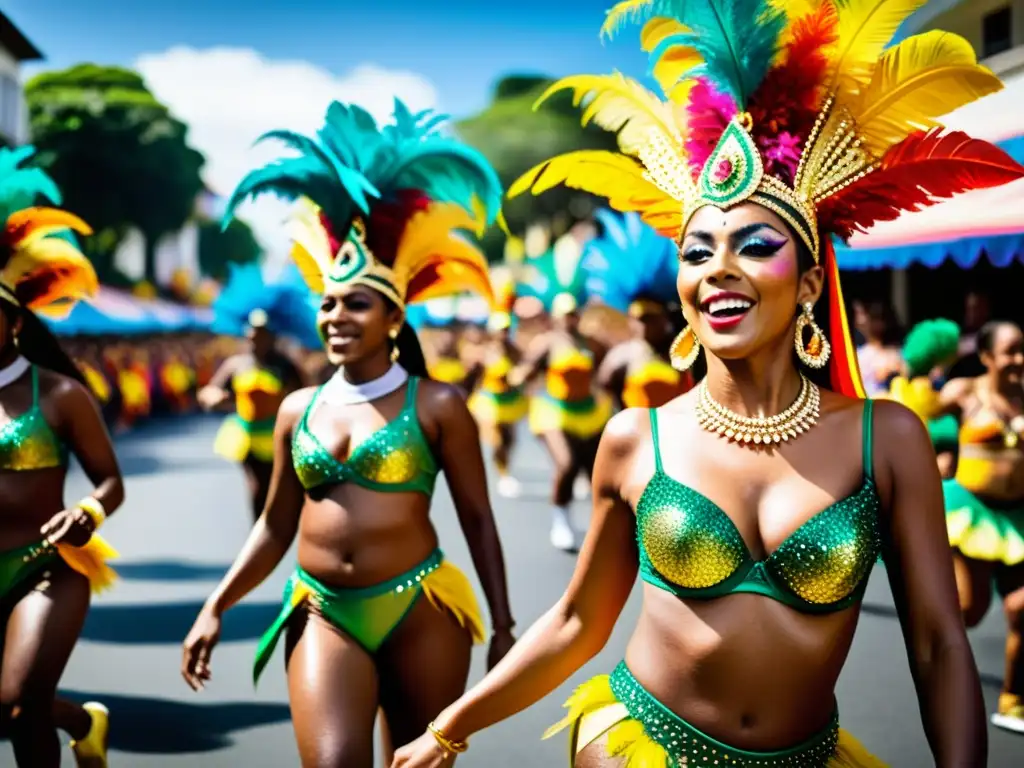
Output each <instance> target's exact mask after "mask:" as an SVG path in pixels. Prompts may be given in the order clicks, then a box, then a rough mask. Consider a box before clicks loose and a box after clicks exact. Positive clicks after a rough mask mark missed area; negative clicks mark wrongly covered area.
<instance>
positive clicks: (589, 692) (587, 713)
mask: <svg viewBox="0 0 1024 768" xmlns="http://www.w3.org/2000/svg"><path fill="white" fill-rule="evenodd" d="M566 707H567V708H568V710H569V713H568V715H567V716H566V718H565V719H564V720H562V722H560V723H558V724H557V725H555V726H554V727H552V728H550V729H549V730H548V731H547V733H545V735H544V737H545V738H548V737H550V736H553V735H555V734H557V733H559V732H561V731H563V730H565V729H566V728H569V729H570V736H569V764H570V765H574V764H575V761H576V756H577V755H578V754H579V753H580V752H581V751H582V750H583V749H584V748H585V747H587V746H589V745H590V744H593V743H594V742H595V741H598V740H599V739H601V738H602V737H607V746H606V748H607V752H608V755H609V756H613V757H619V758H622V761H623V762H622V765H623V766H625V767H626V768H670V767H671V766H677V765H678V766H703V765H708V766H715V765H717V766H735V767H736V768H755V766H756V767H757V768H775V767H776V766H778V768H782V767H783V766H786V768H885V764H884V763H882V762H881V761H880V760H878V759H877V758H875V757H872V755H871V754H870V753H869V752H868V751H867V750H866V749H864V747H863V746H861V744H860V742H858V741H857V740H856V739H855V738H854V737H853V736H851V735H850V734H849V733H848V732H847V731H844V730H843V729H841V728H840V727H839V717H838V715H833V717H832V720H831V722H830V723H829V724H828V726H826V727H825V729H824V730H822V731H821V732H820V733H817V734H815V735H814V736H812V737H811V738H810V739H808V740H807V741H805V742H804V743H802V744H798V745H795V746H793V747H791V748H789V749H785V750H778V751H775V752H750V751H748V750H743V749H737V748H735V747H731V746H729V745H728V744H723V743H722V742H720V741H718V740H716V739H714V738H712V737H711V736H708V735H707V734H706V733H703V732H702V731H700V730H698V729H697V728H695V727H694V726H692V725H690V724H689V723H687V722H686V721H685V720H683V719H682V718H681V717H679V716H678V715H676V714H675V713H674V712H672V710H670V709H669V708H668V707H666V706H665V705H664V704H662V703H661V702H660V701H658V700H657V699H656V698H655V697H654V696H653V695H652V694H651V693H650V692H649V691H647V689H645V688H644V687H643V686H642V685H641V684H640V683H639V682H638V681H637V680H636V678H635V677H633V674H632V673H631V672H630V671H629V667H627V666H626V664H625V662H622V663H620V664H619V666H617V667H616V668H615V671H614V672H612V674H611V675H600V676H598V677H595V678H594V679H592V680H590V681H589V682H586V683H584V684H583V685H581V686H580V687H579V688H577V689H576V692H575V693H574V694H573V695H572V697H571V698H570V699H569V700H568V701H567V702H566Z"/></svg>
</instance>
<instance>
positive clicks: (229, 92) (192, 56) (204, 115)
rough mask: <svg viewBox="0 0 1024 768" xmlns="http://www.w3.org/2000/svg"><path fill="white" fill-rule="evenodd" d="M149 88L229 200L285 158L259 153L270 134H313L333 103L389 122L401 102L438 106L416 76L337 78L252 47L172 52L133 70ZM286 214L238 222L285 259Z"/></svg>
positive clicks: (269, 201) (265, 203)
mask: <svg viewBox="0 0 1024 768" xmlns="http://www.w3.org/2000/svg"><path fill="white" fill-rule="evenodd" d="M135 66H136V68H137V69H138V71H139V72H140V73H141V74H142V76H143V77H144V78H145V80H146V84H147V85H148V86H149V88H150V89H151V90H152V91H153V93H154V94H155V95H156V97H157V98H158V99H160V100H161V101H162V102H164V103H165V104H167V105H168V106H169V107H170V109H171V111H172V112H173V113H174V115H175V116H176V117H178V118H179V119H180V120H182V121H184V122H185V123H187V124H188V126H189V141H190V143H191V145H192V146H194V147H195V148H196V149H198V150H200V151H201V152H202V153H203V154H204V155H206V167H205V170H204V171H203V176H204V179H205V181H206V183H207V184H208V185H209V186H210V188H211V189H213V190H214V191H215V192H217V193H218V194H221V195H228V194H230V193H231V190H232V189H234V187H235V185H236V184H237V183H238V182H239V181H240V180H241V178H242V177H243V176H244V175H245V174H246V173H247V172H248V171H250V170H251V169H253V168H256V167H258V166H260V165H262V164H263V163H265V162H267V161H268V160H271V159H273V158H274V157H276V156H277V155H278V154H279V153H280V152H281V147H280V146H279V145H277V144H276V143H273V142H267V143H266V145H264V146H259V147H253V142H254V141H255V140H256V139H257V137H259V136H260V135H261V134H263V133H264V132H266V131H269V130H272V129H275V128H286V129H289V130H293V131H298V132H300V133H305V134H310V133H312V132H314V131H315V130H316V129H317V128H318V127H319V126H320V125H321V122H322V120H323V117H324V113H325V111H326V109H327V105H328V104H329V103H330V102H331V101H334V100H338V101H342V102H347V103H354V104H358V105H359V106H361V107H362V108H363V109H365V110H367V111H368V112H369V113H370V114H372V115H373V116H374V117H375V118H376V119H377V121H378V122H383V121H387V120H388V118H389V117H390V115H391V112H392V106H393V101H394V98H395V97H396V96H397V97H398V98H400V99H401V100H402V101H404V102H405V103H406V104H407V105H408V106H409V108H410V109H412V110H419V109H425V108H427V107H436V106H437V91H436V89H435V88H434V86H433V85H432V84H431V83H430V81H429V80H427V79H425V78H424V77H422V76H421V75H418V74H416V73H414V72H406V71H397V70H388V69H383V68H381V67H378V66H375V65H373V64H362V65H360V66H357V67H355V68H354V69H352V70H350V71H348V72H346V73H344V74H342V75H335V74H333V73H331V72H329V71H327V70H325V69H322V68H320V67H318V66H315V65H314V64H311V63H309V62H306V61H273V60H270V59H266V58H264V57H262V56H261V55H260V54H259V53H257V52H256V51H254V50H252V49H248V48H210V49H205V50H196V49H194V48H188V47H181V46H179V47H174V48H171V49H169V50H167V51H165V52H163V53H155V54H146V55H143V56H141V57H140V58H139V59H138V61H137V62H136V64H135ZM286 213H287V207H286V206H285V205H284V204H283V203H281V202H279V201H277V200H275V199H273V198H270V197H264V198H261V199H259V200H258V201H257V202H255V203H247V204H245V205H244V206H243V207H242V208H241V209H240V211H239V215H240V216H241V217H242V218H244V219H245V220H246V221H248V222H249V223H250V224H251V225H252V227H253V229H254V230H255V231H256V234H257V237H258V238H259V240H260V242H261V243H262V245H263V246H264V248H266V249H267V251H268V255H269V256H270V259H271V260H273V261H279V260H280V259H282V257H283V256H284V254H285V253H286V252H287V238H286V237H285V236H284V233H283V227H282V221H283V219H284V218H285V215H286Z"/></svg>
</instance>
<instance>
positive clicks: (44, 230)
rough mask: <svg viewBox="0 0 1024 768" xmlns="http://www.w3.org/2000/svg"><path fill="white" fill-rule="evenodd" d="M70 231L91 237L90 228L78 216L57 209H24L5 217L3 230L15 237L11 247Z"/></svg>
mask: <svg viewBox="0 0 1024 768" xmlns="http://www.w3.org/2000/svg"><path fill="white" fill-rule="evenodd" d="M66 229H70V230H72V231H74V232H77V233H79V234H81V235H91V234H92V228H91V227H90V226H89V225H88V224H86V223H85V222H84V221H82V220H81V219H80V218H79V217H78V216H75V214H73V213H68V212H67V211H61V210H58V209H57V208H24V209H22V210H20V211H15V212H14V213H12V214H11V215H10V216H8V217H7V223H6V226H5V230H6V231H7V232H8V233H10V234H12V235H17V240H16V241H15V242H13V243H11V245H17V244H18V243H20V242H23V241H25V240H27V239H29V238H38V237H45V236H46V235H52V234H53V233H54V232H61V231H63V230H66Z"/></svg>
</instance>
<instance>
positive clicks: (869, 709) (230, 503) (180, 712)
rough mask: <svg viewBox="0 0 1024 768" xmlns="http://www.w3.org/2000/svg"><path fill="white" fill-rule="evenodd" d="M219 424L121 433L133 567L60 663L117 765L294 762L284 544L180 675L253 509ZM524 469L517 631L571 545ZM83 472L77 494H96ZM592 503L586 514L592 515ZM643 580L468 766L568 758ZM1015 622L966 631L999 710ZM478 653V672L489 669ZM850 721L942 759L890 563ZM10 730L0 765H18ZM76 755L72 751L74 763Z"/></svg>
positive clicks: (525, 450) (446, 511)
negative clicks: (282, 628) (193, 686)
mask: <svg viewBox="0 0 1024 768" xmlns="http://www.w3.org/2000/svg"><path fill="white" fill-rule="evenodd" d="M215 429H216V422H215V421H213V420H210V419H201V418H197V419H193V420H187V421H176V422H164V423H154V424H151V425H148V426H146V427H144V428H142V429H141V430H140V431H138V432H137V433H134V434H132V435H129V436H126V437H123V438H120V439H119V441H118V452H119V455H120V457H121V461H122V465H123V468H124V471H125V474H126V477H127V491H128V501H127V503H126V505H125V507H124V508H123V509H122V510H121V511H120V512H119V513H118V514H117V515H116V516H115V517H113V518H112V519H111V520H110V522H109V523H108V525H107V526H106V528H105V529H104V534H106V536H107V538H108V539H109V540H110V541H111V542H112V543H113V544H114V545H115V546H116V547H117V548H118V549H119V550H120V552H121V555H122V557H121V560H120V562H119V564H118V570H119V572H120V574H121V576H122V580H121V581H120V583H119V584H118V586H117V587H116V589H114V590H113V591H111V592H109V593H107V594H106V595H103V596H101V597H100V598H99V599H97V600H96V601H95V603H94V604H93V607H92V609H91V611H90V614H89V618H88V621H87V623H86V627H85V630H84V632H83V635H82V638H81V640H80V642H79V644H78V646H77V648H76V650H75V652H74V655H73V656H72V658H71V661H70V663H69V665H68V668H67V670H66V672H65V674H64V678H63V684H62V689H63V691H64V693H65V694H66V695H68V696H70V697H73V698H76V699H80V700H88V699H99V700H101V701H103V702H105V703H106V704H107V705H108V706H109V708H110V710H111V718H112V719H111V724H112V733H111V743H112V753H111V766H113V768H156V767H157V766H159V767H160V768H186V767H187V768H222V767H223V768H227V767H228V766H230V767H231V768H238V767H239V766H245V767H246V768H263V767H264V766H265V767H266V768H286V767H290V766H297V765H298V759H297V754H296V751H295V747H294V745H293V738H292V731H291V725H290V721H289V714H288V704H287V697H286V689H285V679H284V674H283V662H282V660H281V653H282V652H281V650H280V649H278V651H277V658H276V659H275V660H274V661H273V662H272V663H271V665H270V667H269V668H268V670H267V672H266V673H265V674H264V675H263V678H262V680H261V681H260V686H259V688H258V689H256V690H254V689H253V686H252V676H251V664H252V657H253V652H254V650H255V647H256V642H257V639H258V637H259V635H260V634H261V633H262V631H263V630H264V628H265V627H266V626H267V625H268V624H269V623H270V621H271V620H272V618H273V617H274V615H275V614H276V612H277V610H278V607H279V605H280V603H279V600H280V593H281V588H282V586H283V583H284V580H285V579H286V577H287V575H288V573H289V571H290V569H291V567H292V565H293V562H294V561H293V559H292V558H291V557H290V556H289V557H287V558H286V559H285V561H284V562H283V563H282V564H281V566H280V567H279V568H278V569H277V571H276V572H275V574H274V575H273V577H272V578H270V579H269V580H268V581H267V582H266V583H265V584H264V585H263V586H262V587H260V588H259V589H258V590H257V591H256V592H254V593H253V594H252V595H250V597H249V598H248V599H247V600H246V601H245V602H244V603H242V604H241V605H239V606H238V607H236V608H235V609H234V610H233V611H232V612H231V613H229V614H228V616H227V617H226V619H225V625H224V639H223V641H222V643H221V645H220V647H219V648H218V649H217V652H216V653H215V655H214V659H213V674H214V677H213V681H212V682H211V684H210V685H209V686H208V688H207V690H206V691H205V692H203V693H202V694H198V695H197V694H194V693H192V692H191V691H190V690H189V689H188V688H187V687H186V686H185V684H184V682H183V681H182V679H181V677H180V675H179V671H178V670H179V663H180V644H181V641H182V638H183V637H184V635H185V633H186V632H187V631H188V628H189V626H190V625H191V622H192V620H193V618H194V617H195V614H196V612H197V611H198V610H199V608H200V606H201V604H202V602H203V600H204V599H205V597H206V596H207V595H208V594H209V592H210V591H211V590H212V589H213V587H214V585H215V584H216V582H217V580H218V579H219V578H220V577H221V575H222V574H223V573H224V571H225V570H226V568H227V567H228V565H229V564H230V562H231V560H232V559H233V557H234V556H235V554H236V552H237V551H238V549H239V547H240V545H241V543H242V541H243V539H244V538H245V535H246V532H247V529H248V523H249V514H248V512H247V510H246V505H245V502H244V490H243V483H242V477H241V474H240V472H239V471H238V470H237V469H236V468H235V467H233V466H231V465H229V464H227V463H225V462H223V461H220V460H219V459H217V458H216V457H214V455H213V453H212V450H211V446H212V443H213V435H214V431H215ZM514 469H515V471H516V473H517V475H518V476H519V477H520V478H521V480H522V481H523V483H524V495H523V497H522V498H521V499H518V500H516V501H508V500H504V499H500V498H497V497H495V498H494V505H495V509H496V514H497V518H498V523H499V526H500V529H501V536H502V541H503V544H504V548H505V556H506V559H507V563H508V569H509V581H510V590H511V599H512V605H513V610H514V613H515V616H516V618H517V620H518V622H519V627H520V631H521V630H522V629H523V628H525V627H526V626H528V624H529V623H530V622H531V621H533V620H534V619H536V618H537V617H538V616H539V615H540V614H542V613H543V612H544V611H545V610H546V609H547V608H548V607H549V606H550V605H551V604H552V603H553V602H554V601H555V600H556V599H557V598H558V596H559V594H560V593H561V591H562V589H563V587H564V585H565V584H566V583H567V582H568V579H569V577H570V575H571V573H572V569H573V565H574V559H573V558H572V557H571V556H567V555H564V554H561V553H557V552H555V551H554V550H552V549H551V548H550V547H549V546H548V544H547V523H548V513H547V494H548V487H549V486H548V478H549V476H550V470H549V468H548V466H547V462H546V457H545V455H544V453H543V451H542V450H541V448H540V446H539V445H537V444H536V443H534V442H533V441H532V440H530V439H529V438H527V439H525V440H524V441H523V443H522V445H521V448H520V450H519V452H518V454H517V455H516V456H515V460H514ZM86 490H87V485H86V482H85V479H84V478H83V477H82V476H81V474H80V473H79V472H78V471H77V470H76V471H74V472H73V474H72V476H71V479H70V481H69V488H68V492H67V498H72V499H73V498H78V497H79V496H80V495H81V494H83V493H85V492H86ZM586 509H587V507H586V504H585V503H583V502H579V503H577V507H576V512H577V513H578V515H579V516H580V518H582V519H584V520H585V516H586ZM433 517H434V520H435V522H436V525H437V527H438V529H439V532H440V536H441V541H442V545H443V547H444V549H445V551H446V553H447V554H448V556H449V557H450V558H451V559H452V560H453V561H454V562H456V563H457V564H458V565H460V566H461V567H463V568H464V569H465V570H466V571H467V572H468V573H471V574H472V568H471V565H470V559H469V555H468V552H467V550H466V546H465V544H464V542H463V540H462V538H461V535H460V532H459V529H458V525H457V523H456V520H455V515H454V512H453V510H452V505H451V501H450V499H449V496H448V492H447V489H446V488H445V487H444V486H443V485H439V486H438V492H437V494H436V496H435V501H434V507H433ZM639 603H640V589H639V587H637V588H636V589H635V590H634V594H633V596H632V598H631V600H630V602H629V605H628V606H627V608H626V610H625V612H624V614H623V616H622V617H621V619H620V621H619V624H618V629H617V630H616V632H615V634H614V636H613V638H612V640H611V641H610V642H609V644H608V646H607V647H606V648H605V650H604V651H603V652H602V653H601V654H600V655H599V656H598V657H597V658H595V659H594V660H593V661H592V662H591V663H590V664H589V665H587V667H585V668H584V669H581V670H580V671H579V672H578V673H577V674H576V675H575V676H574V677H573V678H572V679H571V680H570V681H569V682H567V683H566V684H565V685H564V686H562V687H561V688H560V689H559V690H558V691H556V692H555V693H553V694H552V695H551V696H549V697H548V698H547V699H545V700H544V701H543V702H541V703H540V704H538V705H537V706H535V707H533V708H532V709H530V710H528V711H527V712H524V713H522V714H520V715H518V716H517V717H514V718H512V719H511V720H509V721H507V722H505V723H503V724H501V725H499V726H497V727H495V728H493V729H491V730H490V731H487V732H485V733H482V734H480V735H478V736H476V737H475V738H474V739H473V745H472V750H471V751H470V752H469V753H467V754H466V756H465V757H464V758H462V759H460V761H459V765H460V767H461V766H465V767H466V768H472V767H473V766H486V767H487V768H524V766H526V767H529V768H533V767H534V766H536V767H538V768H546V767H547V766H552V767H555V768H563V767H564V765H565V755H566V745H565V742H564V740H563V739H561V738H557V739H554V740H552V741H549V742H542V741H540V734H541V733H542V732H543V731H544V729H545V728H546V727H547V726H548V725H550V724H551V723H553V722H555V721H557V720H558V719H560V717H561V703H562V702H563V701H564V700H565V698H566V697H567V696H568V695H569V693H571V691H572V689H573V687H574V686H575V685H577V684H579V683H580V682H582V681H584V680H586V679H587V678H588V677H590V676H592V675H594V674H598V673H601V672H608V671H610V670H611V669H612V668H613V666H614V665H615V663H616V662H617V661H618V660H619V659H620V658H621V657H622V654H623V650H624V648H625V645H626V641H627V639H628V637H629V634H630V631H631V629H632V626H633V625H634V622H635V617H636V615H637V612H638V610H639ZM1003 633H1004V621H1003V617H1002V615H1001V614H1000V613H999V612H998V611H993V612H992V613H991V614H990V615H989V616H988V617H987V619H986V621H985V622H984V623H983V625H982V626H981V627H980V628H978V629H977V630H974V631H973V632H972V634H971V640H972V643H973V646H974V650H975V654H976V656H977V659H978V664H979V667H980V670H981V674H982V680H983V685H984V689H985V698H986V703H987V705H988V707H989V711H992V709H993V708H994V706H995V700H996V696H997V694H998V690H999V683H1000V679H1001V675H1002V652H1003V636H1004V635H1003ZM483 661H484V651H483V650H482V649H479V650H478V651H477V652H476V656H475V663H474V669H473V673H472V678H473V679H479V677H480V676H481V675H482V673H483ZM838 696H839V706H840V712H841V716H842V721H843V725H844V726H845V727H846V728H847V729H849V730H850V731H852V732H853V733H855V734H856V735H857V736H858V737H859V738H860V739H861V740H862V741H863V742H864V743H865V745H866V746H867V747H869V748H870V749H871V750H872V751H873V752H875V753H876V754H877V755H878V756H879V757H880V758H882V759H884V760H885V761H886V762H888V763H889V764H890V765H892V766H899V767H900V768H919V767H922V768H923V767H926V766H929V765H933V763H932V760H931V758H930V756H929V752H928V749H927V745H926V742H925V738H924V734H923V731H922V727H921V722H920V715H919V711H918V707H917V701H916V698H915V695H914V689H913V685H912V682H911V678H910V672H909V669H908V665H907V661H906V655H905V650H904V645H903V639H902V637H901V635H900V629H899V623H898V620H897V618H896V614H895V610H894V608H893V603H892V598H891V595H890V594H889V589H888V585H887V583H886V580H885V575H884V573H882V572H881V570H879V572H877V573H875V574H874V576H873V578H872V580H871V584H870V586H869V589H868V592H867V596H866V598H865V603H864V610H863V615H862V618H861V620H860V626H859V628H858V631H857V637H856V641H855V642H854V645H853V651H852V654H851V656H850V660H849V662H848V664H847V665H846V668H845V671H844V673H843V676H842V679H841V681H840V685H839V692H838ZM13 764H14V762H13V756H12V754H11V752H10V750H9V746H8V745H7V744H6V743H0V766H13ZM72 764H73V760H72V758H71V756H70V753H68V754H67V756H66V758H65V761H64V765H65V766H71V765H72ZM989 765H990V766H994V767H996V768H1011V766H1021V765H1024V737H1015V736H1012V735H1009V734H1006V733H1004V732H1001V731H996V730H995V729H990V761H989Z"/></svg>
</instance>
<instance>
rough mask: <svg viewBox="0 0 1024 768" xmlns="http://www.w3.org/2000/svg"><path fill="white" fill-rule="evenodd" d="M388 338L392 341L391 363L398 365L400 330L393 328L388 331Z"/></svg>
mask: <svg viewBox="0 0 1024 768" xmlns="http://www.w3.org/2000/svg"><path fill="white" fill-rule="evenodd" d="M388 336H389V337H390V339H391V362H392V363H397V362H398V342H397V339H398V329H397V328H392V329H391V330H390V331H388Z"/></svg>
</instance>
